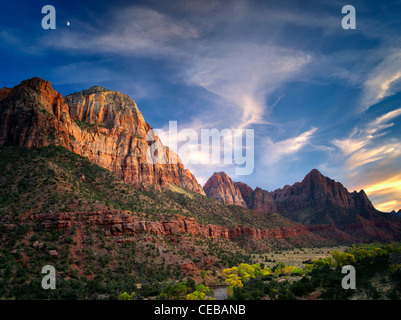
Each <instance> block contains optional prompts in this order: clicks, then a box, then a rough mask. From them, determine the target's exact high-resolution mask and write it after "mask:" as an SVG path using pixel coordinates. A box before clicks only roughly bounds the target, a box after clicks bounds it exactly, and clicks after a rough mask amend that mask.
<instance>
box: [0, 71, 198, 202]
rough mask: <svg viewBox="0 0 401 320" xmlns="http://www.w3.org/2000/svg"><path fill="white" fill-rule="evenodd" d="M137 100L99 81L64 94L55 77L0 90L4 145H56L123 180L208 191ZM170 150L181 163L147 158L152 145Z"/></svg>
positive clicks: (0, 136) (1, 140)
mask: <svg viewBox="0 0 401 320" xmlns="http://www.w3.org/2000/svg"><path fill="white" fill-rule="evenodd" d="M151 129H152V128H151V126H150V125H149V124H147V123H146V122H145V120H144V118H143V116H142V114H141V112H140V111H139V109H138V107H137V105H136V103H135V102H134V101H133V100H132V99H131V98H130V97H129V96H127V95H124V94H122V93H120V92H116V91H110V90H107V89H105V88H102V87H99V86H95V87H92V88H90V89H88V90H85V91H82V92H78V93H75V94H71V95H69V96H67V97H65V99H64V98H63V97H62V95H61V94H60V93H57V92H56V91H55V90H54V89H53V88H52V87H51V84H50V82H48V81H45V80H43V79H40V78H32V79H29V80H25V81H22V82H21V84H20V85H18V86H16V87H14V88H12V89H9V88H3V89H1V90H0V146H1V145H4V144H5V143H7V142H10V143H14V144H17V145H20V146H24V147H28V148H31V147H44V146H49V145H57V146H62V147H65V148H67V149H68V150H71V151H73V152H74V153H77V154H79V155H83V156H85V157H86V158H88V159H89V160H90V161H92V162H94V163H96V164H98V165H100V166H102V167H104V168H106V169H109V170H111V171H112V172H114V173H116V174H117V175H118V176H120V177H121V178H122V179H123V180H124V181H126V182H128V183H130V184H132V185H136V186H140V187H146V186H152V185H154V186H156V187H159V188H161V187H164V186H166V185H168V184H170V183H173V184H176V185H178V186H181V187H183V188H186V189H188V190H192V191H195V192H198V193H201V194H204V192H203V189H202V187H201V185H199V183H198V182H197V180H196V178H195V177H194V176H193V175H192V173H191V172H190V171H189V170H187V169H185V168H184V165H183V164H182V162H181V160H180V159H179V157H178V156H177V155H176V154H175V153H174V152H173V151H171V150H170V149H168V148H165V147H164V146H163V145H162V143H161V141H160V140H159V138H158V137H157V135H155V137H154V142H153V141H147V139H146V136H147V134H148V133H149V131H150V130H151ZM153 143H155V144H157V145H158V150H163V149H165V150H166V157H167V158H171V159H174V160H176V164H169V163H167V164H158V163H156V164H153V163H149V162H148V161H147V159H146V151H147V150H148V148H149V146H150V145H151V144H153Z"/></svg>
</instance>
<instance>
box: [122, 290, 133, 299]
mask: <svg viewBox="0 0 401 320" xmlns="http://www.w3.org/2000/svg"><path fill="white" fill-rule="evenodd" d="M134 294H135V292H133V293H131V294H128V293H127V292H123V293H121V294H120V297H119V299H120V300H134V298H133V297H134Z"/></svg>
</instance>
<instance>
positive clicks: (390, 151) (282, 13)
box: [0, 0, 401, 211]
mask: <svg viewBox="0 0 401 320" xmlns="http://www.w3.org/2000/svg"><path fill="white" fill-rule="evenodd" d="M46 4H51V5H53V6H54V7H55V8H56V23H57V28H56V30H43V29H42V27H41V20H42V17H43V16H44V15H43V14H41V9H42V7H43V6H44V5H46ZM1 5H2V10H1V12H0V26H1V27H0V67H1V70H2V72H1V74H0V80H1V81H0V87H13V86H15V85H17V84H19V83H20V82H21V81H22V80H23V79H27V78H31V77H34V76H39V77H42V78H44V79H46V80H48V81H50V82H51V83H52V86H53V88H55V89H56V90H57V91H59V92H61V93H62V94H63V95H67V94H69V93H71V92H75V91H80V90H83V89H87V88H89V87H90V86H93V85H101V86H104V87H106V88H108V89H112V90H117V91H120V92H123V93H126V94H128V95H130V96H131V97H132V98H133V99H134V100H135V101H136V103H137V104H138V107H139V109H140V110H141V111H142V113H143V115H144V117H145V120H146V121H147V122H148V123H150V124H151V125H152V127H154V128H167V126H168V123H169V121H177V122H178V128H179V130H180V129H185V128H192V129H196V130H199V129H201V128H205V129H213V128H217V129H218V130H222V129H224V128H230V129H234V128H244V129H245V128H248V129H253V130H254V132H255V149H254V150H255V169H254V172H253V174H251V175H247V176H236V175H235V165H224V164H221V165H199V164H191V163H189V164H188V165H187V167H188V168H189V169H190V170H191V171H192V172H193V173H194V174H195V176H196V177H197V178H198V180H199V182H200V183H201V184H202V185H203V184H204V183H205V182H206V180H207V178H208V177H210V176H211V175H212V174H213V172H215V171H226V172H227V173H228V174H229V175H230V176H231V177H232V179H233V180H234V181H243V182H245V183H248V184H249V185H250V186H251V187H253V188H255V187H256V186H259V187H261V188H264V189H267V190H269V191H271V190H274V189H276V188H279V187H283V186H284V185H286V184H293V183H294V182H296V181H300V180H302V179H303V177H304V176H305V175H306V174H307V173H308V172H309V171H310V170H311V169H313V168H317V169H319V170H320V171H321V172H322V173H323V174H325V175H327V176H329V177H331V178H333V179H335V180H337V181H341V182H342V183H343V184H344V185H345V186H346V187H347V188H348V189H349V190H350V191H353V190H354V189H356V190H360V189H362V188H363V189H365V191H366V192H367V194H368V195H369V197H370V198H371V200H372V201H373V203H374V205H375V206H376V207H377V208H378V209H380V210H383V211H391V210H392V209H396V210H398V209H400V208H401V170H400V169H401V161H400V160H401V148H400V147H401V142H400V139H401V131H400V127H401V36H400V32H399V30H401V19H400V18H399V17H400V14H401V1H351V0H350V1H335V0H334V1H333V0H327V1H317V0H315V1H295V0H294V1H266V0H264V1H256V0H246V1H245V0H242V1H241V0H232V1H231V0H224V1H217V0H204V1H199V0H197V1H195V0H174V1H162V0H157V1H156V0H154V1H87V0H81V1H55V0H51V1H36V0H33V1H13V2H10V1H3V0H2V1H1ZM344 5H353V6H354V7H355V9H356V29H355V30H344V29H342V27H341V20H342V18H343V16H344V15H343V14H342V13H341V8H342V7H343V6H344ZM67 21H68V22H70V25H69V26H67Z"/></svg>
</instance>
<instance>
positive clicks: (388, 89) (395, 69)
mask: <svg viewBox="0 0 401 320" xmlns="http://www.w3.org/2000/svg"><path fill="white" fill-rule="evenodd" d="M400 79H401V50H399V49H398V50H392V51H391V53H390V54H389V55H388V56H387V57H386V58H384V60H383V61H382V62H381V63H380V64H379V65H378V66H377V67H376V68H375V69H374V70H373V72H371V74H369V75H368V78H367V80H366V81H365V83H364V91H363V95H362V98H361V101H360V107H361V110H362V111H364V110H367V109H369V108H370V107H371V106H373V105H375V104H377V103H379V102H380V101H382V100H383V99H384V98H387V97H389V96H391V95H393V94H395V93H396V92H398V91H399V90H400V89H401V81H399V80H400Z"/></svg>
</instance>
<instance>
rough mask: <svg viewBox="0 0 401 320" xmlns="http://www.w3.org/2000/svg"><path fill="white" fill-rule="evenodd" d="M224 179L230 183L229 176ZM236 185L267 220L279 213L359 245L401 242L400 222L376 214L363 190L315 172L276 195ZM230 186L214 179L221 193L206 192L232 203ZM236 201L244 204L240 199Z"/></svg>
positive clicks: (249, 202)
mask: <svg viewBox="0 0 401 320" xmlns="http://www.w3.org/2000/svg"><path fill="white" fill-rule="evenodd" d="M220 175H221V176H225V174H224V173H220ZM211 179H212V178H211ZM225 180H226V181H227V180H228V181H231V179H230V178H229V177H226V178H225ZM209 181H210V180H209ZM209 181H208V182H209ZM233 184H234V186H236V187H237V188H238V190H239V191H240V193H241V196H242V200H243V201H245V203H246V205H247V207H248V208H250V209H253V210H255V211H257V212H259V213H264V214H267V215H266V218H267V219H268V218H269V214H272V213H275V212H277V213H280V214H281V215H282V216H284V217H286V218H289V219H291V220H292V221H295V222H297V223H301V224H303V225H306V226H308V227H309V230H310V231H313V232H314V233H316V234H319V235H321V236H323V237H326V238H333V239H338V240H340V239H342V240H348V241H355V242H357V241H376V240H377V241H380V240H390V239H398V238H400V235H401V234H400V228H401V220H399V219H397V218H396V217H395V216H394V215H390V214H385V213H381V212H379V211H377V210H376V209H375V208H374V207H373V205H372V203H371V201H370V200H369V198H368V197H367V195H366V193H365V192H364V191H363V190H361V191H359V192H357V191H353V192H349V191H348V190H347V189H346V188H345V187H344V186H343V185H342V184H341V183H339V182H336V181H334V180H332V179H330V178H328V177H325V176H323V175H322V174H321V173H320V172H319V171H318V170H316V169H313V170H312V171H311V172H309V173H308V174H307V175H306V176H305V178H304V179H303V180H302V181H301V182H297V183H295V184H294V185H292V186H289V185H287V186H285V187H284V188H282V189H277V190H275V191H273V192H269V191H266V190H263V189H261V188H259V187H257V188H256V189H255V190H253V189H252V188H251V187H249V186H248V185H246V184H245V183H242V182H234V183H233ZM227 186H228V185H227V184H226V183H223V182H222V180H221V179H220V180H219V179H213V190H218V192H214V193H213V192H210V191H209V190H208V191H206V190H207V189H208V188H209V187H208V188H206V189H205V191H206V194H207V195H208V196H210V197H213V198H215V199H217V200H220V201H223V202H226V203H229V204H232V201H230V202H229V201H226V198H227V197H224V196H223V195H226V194H229V195H231V194H232V191H231V190H232V187H231V186H230V187H227ZM205 187H206V185H205ZM236 199H237V202H238V203H241V198H240V197H239V196H237V197H236Z"/></svg>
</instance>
